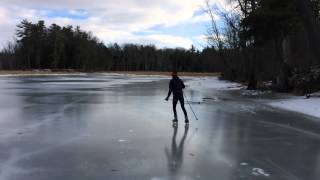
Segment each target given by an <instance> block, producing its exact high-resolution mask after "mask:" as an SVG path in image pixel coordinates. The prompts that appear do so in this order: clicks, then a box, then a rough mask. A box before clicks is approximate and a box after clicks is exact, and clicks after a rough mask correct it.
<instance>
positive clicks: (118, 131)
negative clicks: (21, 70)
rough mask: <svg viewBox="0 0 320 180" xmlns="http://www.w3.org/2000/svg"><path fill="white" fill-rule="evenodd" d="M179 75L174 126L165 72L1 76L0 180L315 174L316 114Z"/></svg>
mask: <svg viewBox="0 0 320 180" xmlns="http://www.w3.org/2000/svg"><path fill="white" fill-rule="evenodd" d="M188 79H189V80H191V81H188V82H187V83H186V84H188V87H187V89H186V91H185V93H186V95H187V96H188V97H189V100H190V103H191V104H192V106H193V108H194V110H195V112H196V113H197V115H198V117H199V121H195V119H194V117H193V115H192V113H191V111H190V109H189V107H188V106H186V107H187V111H188V113H189V117H190V121H191V122H190V126H189V127H185V126H184V124H183V119H180V122H179V125H178V127H177V128H173V127H172V124H171V120H172V118H173V116H172V108H171V102H166V101H164V98H165V97H166V95H167V90H168V81H169V78H168V77H158V76H154V77H146V76H126V75H112V74H104V75H103V74H96V75H94V74H89V75H72V76H70V75H69V76H33V77H0V102H1V103H0V180H105V179H110V180H119V179H121V180H127V179H128V180H129V179H130V180H131V179H134V180H144V179H146V180H171V179H178V180H179V179H181V180H191V179H195V180H196V179H208V180H212V179H215V180H242V179H243V180H264V179H272V180H318V179H319V177H320V136H319V133H320V128H319V125H318V122H317V120H318V119H316V118H313V117H308V116H305V115H302V114H298V113H289V112H288V111H284V110H278V109H275V108H272V107H269V106H267V105H264V104H263V103H262V102H261V100H257V99H256V98H248V97H244V96H243V95H241V93H239V90H226V89H227V87H228V86H234V84H226V83H224V82H218V81H217V80H216V79H215V78H206V79H201V78H187V79H185V81H187V80H188ZM178 112H179V117H183V116H182V112H181V109H180V107H179V106H178Z"/></svg>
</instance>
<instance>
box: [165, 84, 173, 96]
mask: <svg viewBox="0 0 320 180" xmlns="http://www.w3.org/2000/svg"><path fill="white" fill-rule="evenodd" d="M171 93H172V81H170V83H169V92H168V95H167V97H166V101H168V100H169V97H170V96H171Z"/></svg>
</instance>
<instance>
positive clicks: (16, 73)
mask: <svg viewBox="0 0 320 180" xmlns="http://www.w3.org/2000/svg"><path fill="white" fill-rule="evenodd" d="M87 73H114V74H130V75H154V76H156V75H161V76H170V75H171V72H157V71H93V72H84V71H77V70H72V69H67V70H50V69H47V70H0V75H2V76H32V75H79V74H87ZM178 75H179V76H200V77H201V76H220V73H202V72H179V73H178Z"/></svg>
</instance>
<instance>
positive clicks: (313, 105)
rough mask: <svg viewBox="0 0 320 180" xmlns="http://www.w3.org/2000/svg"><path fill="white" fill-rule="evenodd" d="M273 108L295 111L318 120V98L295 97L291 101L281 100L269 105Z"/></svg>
mask: <svg viewBox="0 0 320 180" xmlns="http://www.w3.org/2000/svg"><path fill="white" fill-rule="evenodd" d="M269 104H270V105H271V106H273V107H277V108H281V109H286V110H289V111H296V112H299V113H304V114H308V115H310V116H315V117H319V118H320V98H319V97H311V98H309V99H306V98H305V97H295V98H292V99H287V100H281V101H278V102H272V103H269Z"/></svg>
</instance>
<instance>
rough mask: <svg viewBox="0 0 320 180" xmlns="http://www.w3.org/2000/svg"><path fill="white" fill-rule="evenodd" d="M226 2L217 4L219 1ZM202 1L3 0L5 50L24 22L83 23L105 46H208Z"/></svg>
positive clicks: (2, 40) (0, 14)
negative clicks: (20, 24) (133, 44)
mask: <svg viewBox="0 0 320 180" xmlns="http://www.w3.org/2000/svg"><path fill="white" fill-rule="evenodd" d="M222 1H223V0H212V3H219V2H222ZM203 5H204V1H202V0H121V1H120V0H117V1H115V0H77V1H71V0H55V1H52V0H28V1H25V0H1V1H0V30H1V32H2V35H0V46H1V45H2V46H3V45H4V44H5V43H6V42H7V41H10V40H12V39H13V37H14V32H15V27H16V25H17V24H18V23H19V22H20V21H21V20H22V19H28V20H30V21H32V22H37V21H38V20H44V21H45V22H46V24H47V25H50V24H52V23H56V24H59V25H62V26H63V25H73V26H77V25H79V26H80V27H81V28H82V29H83V30H86V31H91V32H92V33H93V34H94V35H95V36H97V37H98V38H99V39H100V40H102V41H103V42H104V43H105V44H109V43H115V42H117V43H119V44H123V43H139V44H155V45H156V46H157V47H159V48H164V47H170V48H174V47H183V48H190V47H191V45H192V44H193V45H195V46H196V47H197V48H198V49H202V48H203V46H206V41H205V38H204V35H205V33H206V26H207V25H208V24H209V18H208V16H207V15H206V14H205V13H204V12H203V10H202V7H203Z"/></svg>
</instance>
